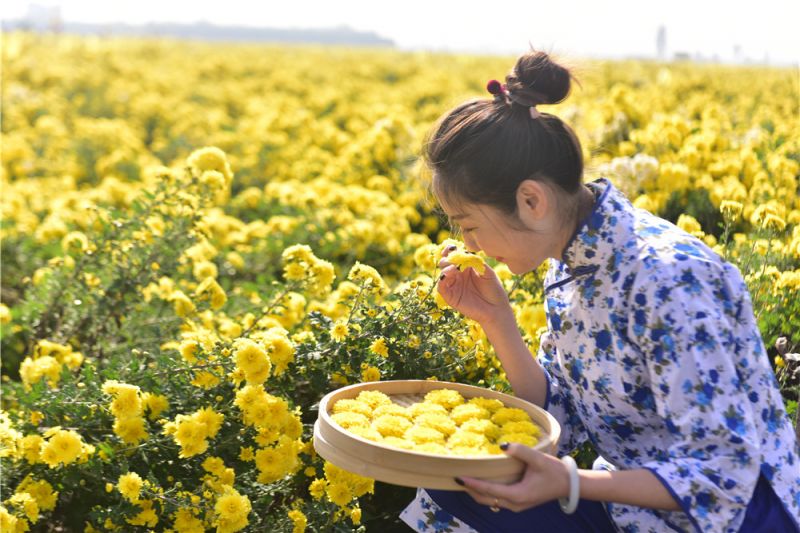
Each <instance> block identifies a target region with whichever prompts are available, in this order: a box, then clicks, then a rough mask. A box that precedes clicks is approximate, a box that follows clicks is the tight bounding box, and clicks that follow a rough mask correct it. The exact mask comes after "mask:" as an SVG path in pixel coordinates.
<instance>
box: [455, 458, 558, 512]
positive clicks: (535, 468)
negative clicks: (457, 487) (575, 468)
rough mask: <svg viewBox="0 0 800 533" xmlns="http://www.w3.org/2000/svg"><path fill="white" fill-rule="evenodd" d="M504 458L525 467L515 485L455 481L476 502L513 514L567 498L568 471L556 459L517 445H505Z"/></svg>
mask: <svg viewBox="0 0 800 533" xmlns="http://www.w3.org/2000/svg"><path fill="white" fill-rule="evenodd" d="M506 454H508V455H510V456H512V457H516V458H517V459H519V460H521V461H523V462H524V463H525V465H526V467H525V474H524V475H523V476H522V479H521V480H519V481H518V482H517V483H514V484H513V485H505V484H503V483H492V482H489V481H483V480H480V479H475V478H470V477H463V478H456V481H458V480H459V479H460V480H461V481H463V485H464V488H465V489H466V491H467V493H468V494H469V495H470V496H472V498H473V499H474V500H475V501H476V502H478V503H481V504H483V505H487V506H490V507H492V506H496V507H501V508H503V509H510V510H511V511H514V512H519V511H524V510H525V509H528V508H530V507H535V506H537V505H541V504H543V503H547V502H549V501H551V500H555V499H558V498H566V497H567V496H568V495H569V471H568V470H567V467H566V466H565V465H564V463H562V462H561V460H559V459H558V458H557V457H553V456H552V455H547V454H545V453H542V452H539V451H536V450H534V449H533V448H531V447H528V446H523V445H522V444H516V443H510V444H509V445H508V448H507V449H506Z"/></svg>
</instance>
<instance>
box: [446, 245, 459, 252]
mask: <svg viewBox="0 0 800 533" xmlns="http://www.w3.org/2000/svg"><path fill="white" fill-rule="evenodd" d="M456 248H458V246H456V245H455V244H451V245H450V246H448V247H447V251H448V252H452V251H453V250H455V249H456Z"/></svg>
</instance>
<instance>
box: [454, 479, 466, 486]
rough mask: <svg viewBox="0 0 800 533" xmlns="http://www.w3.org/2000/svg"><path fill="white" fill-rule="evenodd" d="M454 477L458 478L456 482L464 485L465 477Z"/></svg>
mask: <svg viewBox="0 0 800 533" xmlns="http://www.w3.org/2000/svg"><path fill="white" fill-rule="evenodd" d="M453 479H455V480H456V483H458V484H459V485H461V486H462V487H463V486H464V480H463V479H461V478H460V477H454V478H453Z"/></svg>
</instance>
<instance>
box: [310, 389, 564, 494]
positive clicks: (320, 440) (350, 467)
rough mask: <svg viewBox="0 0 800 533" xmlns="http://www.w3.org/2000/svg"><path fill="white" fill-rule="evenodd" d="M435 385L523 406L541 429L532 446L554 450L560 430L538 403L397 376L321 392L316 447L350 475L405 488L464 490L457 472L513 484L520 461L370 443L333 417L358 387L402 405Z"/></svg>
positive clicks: (521, 469) (519, 472)
mask: <svg viewBox="0 0 800 533" xmlns="http://www.w3.org/2000/svg"><path fill="white" fill-rule="evenodd" d="M436 389H451V390H455V391H458V392H459V393H460V394H461V395H462V396H463V397H464V398H466V399H469V398H474V397H476V396H482V397H484V398H493V399H497V400H500V401H501V402H503V404H504V405H505V406H506V407H517V408H519V409H522V410H524V411H525V412H526V413H528V415H529V416H530V417H531V420H533V422H534V423H535V424H536V425H538V426H539V427H540V429H541V430H542V434H541V436H540V437H539V442H537V444H536V445H535V446H534V449H536V450H539V451H541V452H544V453H553V452H554V451H555V448H556V444H557V443H558V438H559V435H560V433H561V428H560V426H559V425H558V422H557V421H556V419H555V418H554V417H553V416H552V415H551V414H550V413H548V412H547V411H545V410H544V409H542V408H541V407H539V406H537V405H534V404H532V403H530V402H527V401H525V400H522V399H520V398H517V397H515V396H511V395H508V394H504V393H502V392H497V391H493V390H490V389H484V388H481V387H475V386H472V385H464V384H461V383H451V382H446V381H428V380H398V381H375V382H369V383H358V384H355V385H349V386H347V387H342V388H341V389H337V390H335V391H332V392H330V393H328V394H327V395H325V396H324V397H323V398H322V400H321V401H320V403H319V415H318V417H317V421H316V423H315V424H314V449H315V450H316V452H317V453H318V454H319V455H320V456H322V457H323V458H324V459H326V460H327V461H330V462H331V463H333V464H335V465H336V466H338V467H340V468H343V469H345V470H347V471H349V472H353V473H354V474H359V475H362V476H365V477H369V478H372V479H375V480H378V481H383V482H385V483H391V484H393V485H402V486H406V487H424V488H429V489H441V490H464V488H463V487H462V486H460V485H458V484H457V483H456V482H455V481H454V479H453V478H454V477H455V476H468V477H476V478H482V479H486V480H489V481H493V482H495V483H514V482H516V481H518V480H519V479H520V478H521V476H522V473H523V472H524V470H525V465H524V463H522V462H521V461H519V460H518V459H515V458H513V457H510V456H507V455H491V456H481V457H466V456H453V455H441V454H434V453H426V452H420V451H414V450H404V449H400V448H396V447H392V446H388V445H385V444H381V443H379V442H375V441H371V440H368V439H365V438H363V437H360V436H358V435H355V434H353V433H350V432H348V431H347V430H345V429H344V428H342V427H341V426H339V425H338V424H337V423H336V422H334V421H333V419H332V418H331V412H332V410H333V405H334V404H335V403H336V402H337V401H338V400H343V399H351V398H355V397H356V396H358V394H359V393H360V392H361V391H365V390H377V391H380V392H383V393H384V394H386V395H387V396H389V397H390V398H391V400H392V401H393V402H394V403H396V404H398V405H402V406H408V405H411V404H413V403H417V402H421V401H422V400H423V397H424V396H425V394H426V393H428V392H430V391H432V390H436Z"/></svg>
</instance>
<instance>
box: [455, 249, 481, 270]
mask: <svg viewBox="0 0 800 533" xmlns="http://www.w3.org/2000/svg"><path fill="white" fill-rule="evenodd" d="M447 261H448V262H449V263H451V264H453V265H455V266H457V267H458V269H459V270H461V271H463V270H466V269H467V268H472V269H473V270H475V272H477V273H478V274H481V275H483V273H484V272H485V271H486V264H485V263H484V262H483V259H481V257H480V256H479V255H477V254H473V253H470V252H465V251H461V250H456V251H455V252H452V253H450V254H448V256H447Z"/></svg>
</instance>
